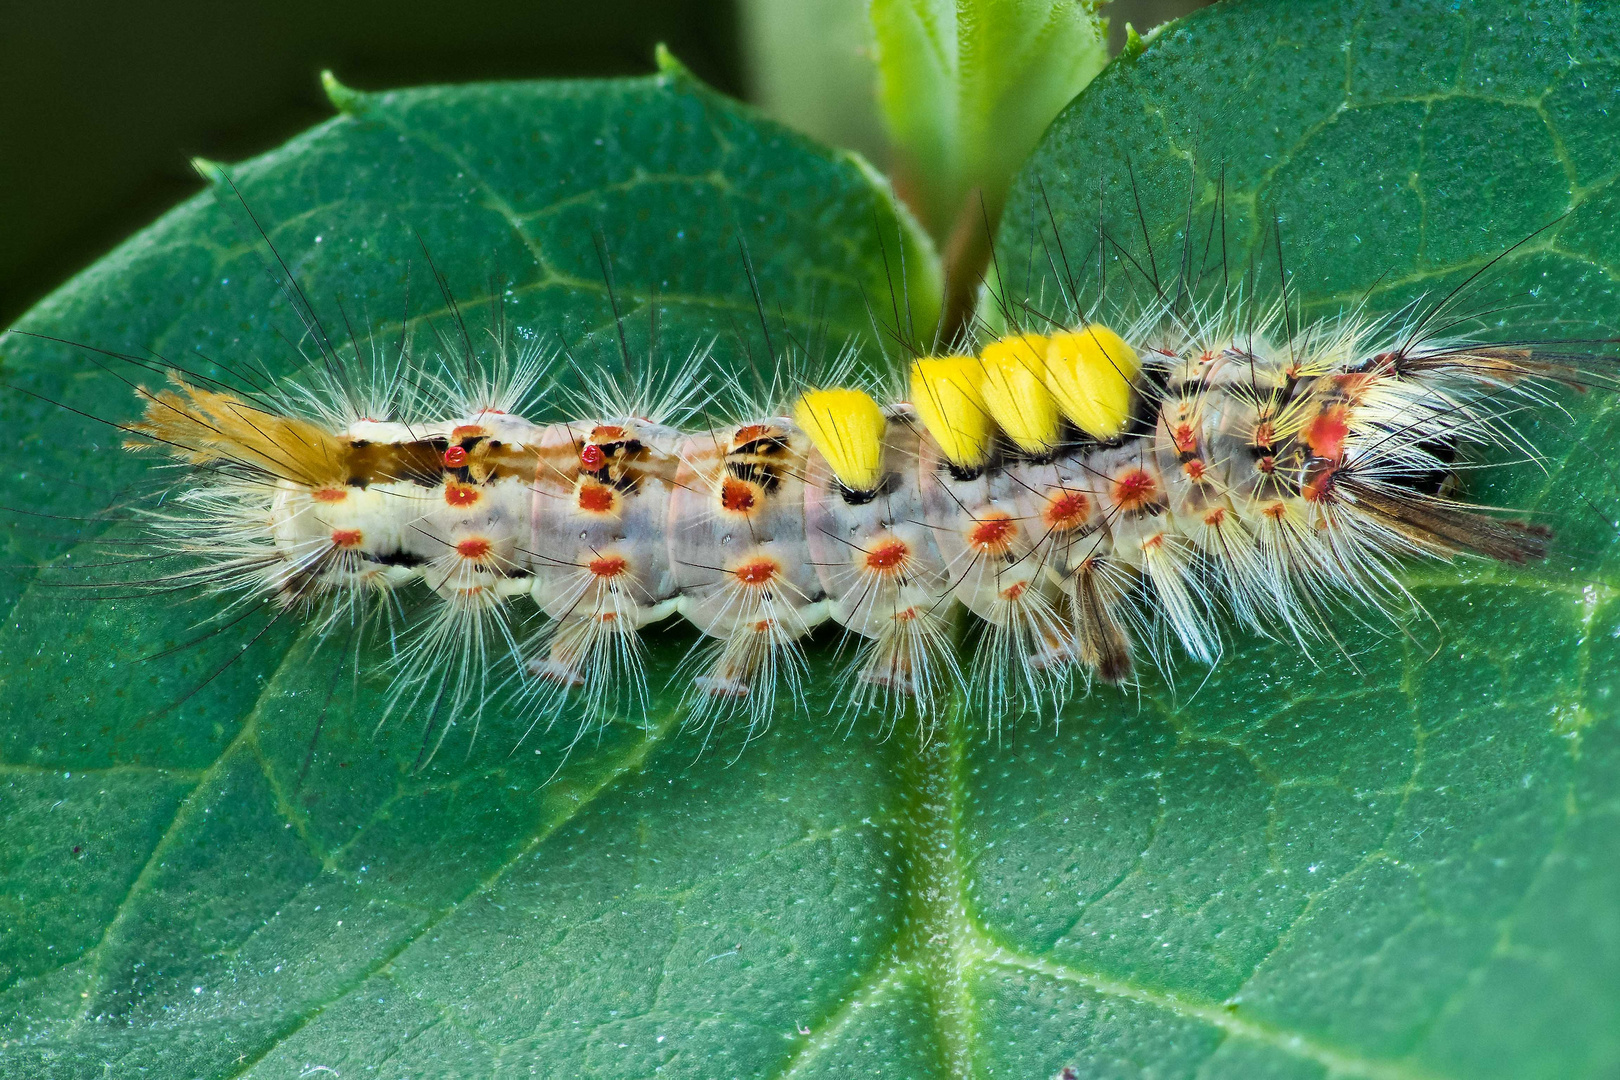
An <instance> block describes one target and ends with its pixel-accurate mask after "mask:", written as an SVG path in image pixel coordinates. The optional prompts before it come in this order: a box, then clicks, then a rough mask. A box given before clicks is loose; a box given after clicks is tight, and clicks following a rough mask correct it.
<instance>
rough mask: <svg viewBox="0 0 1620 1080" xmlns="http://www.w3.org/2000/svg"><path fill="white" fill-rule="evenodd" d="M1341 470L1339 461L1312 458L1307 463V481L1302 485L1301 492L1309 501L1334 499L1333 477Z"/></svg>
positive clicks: (1322, 501)
mask: <svg viewBox="0 0 1620 1080" xmlns="http://www.w3.org/2000/svg"><path fill="white" fill-rule="evenodd" d="M1338 471H1339V466H1338V463H1337V462H1334V461H1323V460H1319V459H1316V458H1312V459H1311V460H1310V461H1307V462H1306V463H1305V482H1304V483H1303V484H1301V485H1300V489H1299V494H1300V496H1301V497H1302V498H1304V499H1305V500H1306V501H1307V502H1313V503H1325V502H1332V501H1333V477H1334V475H1335V474H1336V473H1337V472H1338Z"/></svg>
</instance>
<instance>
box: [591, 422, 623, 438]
mask: <svg viewBox="0 0 1620 1080" xmlns="http://www.w3.org/2000/svg"><path fill="white" fill-rule="evenodd" d="M628 434H629V433H628V432H626V431H625V430H624V428H622V427H619V426H618V425H617V424H602V425H600V426H598V427H593V428H591V442H593V443H610V442H619V441H621V440H623V439H625V438H627V437H628Z"/></svg>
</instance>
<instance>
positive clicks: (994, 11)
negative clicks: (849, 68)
mask: <svg viewBox="0 0 1620 1080" xmlns="http://www.w3.org/2000/svg"><path fill="white" fill-rule="evenodd" d="M1096 8H1097V4H1095V3H1090V2H1085V0H872V3H871V16H872V29H873V37H874V41H875V44H876V49H877V64H878V72H879V90H878V101H879V103H880V104H881V106H882V109H883V115H884V117H885V119H886V120H887V122H888V127H889V134H890V138H891V139H892V141H893V143H894V147H895V160H894V175H895V183H896V186H897V187H898V188H899V190H900V192H901V194H902V195H903V196H904V197H905V199H906V201H907V202H909V203H910V204H911V205H912V206H913V207H914V208H916V210H917V213H918V216H919V217H920V218H921V219H922V221H923V224H924V225H925V226H926V227H927V229H928V230H929V232H930V233H932V234H933V236H934V238H935V241H936V242H937V243H938V244H939V245H940V246H941V248H942V250H945V251H947V269H948V271H949V272H950V274H951V275H952V278H953V283H954V287H953V292H955V293H957V294H961V295H965V293H966V292H970V291H971V290H972V289H973V288H974V287H975V286H976V285H977V284H978V277H979V274H980V272H981V271H982V269H983V266H984V255H985V253H986V252H987V251H988V245H987V244H986V242H985V236H984V222H985V221H986V220H988V221H989V222H990V223H991V224H992V226H993V225H994V223H995V222H996V220H997V219H998V218H999V216H1000V214H1001V204H1002V200H1003V199H1004V198H1005V197H1006V193H1007V185H1008V184H1009V183H1011V181H1012V177H1013V175H1014V174H1015V173H1016V172H1017V171H1018V168H1019V166H1021V165H1022V164H1023V162H1024V159H1025V158H1026V157H1028V155H1029V152H1030V150H1031V149H1032V148H1033V147H1034V146H1035V141H1036V140H1037V139H1038V138H1040V135H1041V132H1042V131H1044V130H1046V125H1047V124H1049V123H1051V122H1052V117H1054V116H1056V115H1057V112H1058V110H1059V109H1061V108H1063V106H1064V105H1066V104H1068V103H1069V101H1070V100H1071V99H1073V97H1074V96H1075V95H1076V94H1078V93H1079V92H1080V89H1081V88H1082V87H1084V86H1085V85H1086V83H1088V82H1090V81H1091V79H1092V78H1093V77H1094V76H1095V75H1096V74H1097V72H1098V71H1100V70H1102V66H1103V63H1104V62H1105V61H1106V60H1107V58H1108V49H1107V42H1106V37H1105V33H1104V31H1105V28H1106V24H1105V22H1104V21H1103V20H1102V19H1099V18H1098V17H1097V15H1096ZM947 306H948V307H949V306H950V305H949V303H948V304H947Z"/></svg>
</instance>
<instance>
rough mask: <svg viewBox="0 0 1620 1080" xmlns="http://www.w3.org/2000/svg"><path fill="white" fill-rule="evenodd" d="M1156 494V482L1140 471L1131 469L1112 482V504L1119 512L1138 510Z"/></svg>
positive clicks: (1150, 501)
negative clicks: (1117, 505)
mask: <svg viewBox="0 0 1620 1080" xmlns="http://www.w3.org/2000/svg"><path fill="white" fill-rule="evenodd" d="M1158 493H1159V485H1158V482H1157V481H1155V480H1154V479H1153V477H1151V476H1149V475H1148V474H1147V472H1145V471H1144V470H1142V469H1132V470H1131V471H1130V472H1128V473H1126V474H1125V475H1123V476H1121V477H1120V478H1119V479H1118V480H1115V481H1114V502H1116V503H1118V504H1119V508H1120V509H1121V510H1140V509H1142V508H1143V507H1144V506H1147V505H1148V504H1150V503H1152V502H1153V500H1154V497H1155V496H1157V495H1158Z"/></svg>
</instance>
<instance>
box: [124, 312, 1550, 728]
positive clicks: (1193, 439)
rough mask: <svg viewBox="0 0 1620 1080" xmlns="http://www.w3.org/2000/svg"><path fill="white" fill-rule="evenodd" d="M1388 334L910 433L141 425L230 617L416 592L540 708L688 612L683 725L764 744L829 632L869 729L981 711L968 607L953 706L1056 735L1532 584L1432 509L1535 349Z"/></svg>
mask: <svg viewBox="0 0 1620 1080" xmlns="http://www.w3.org/2000/svg"><path fill="white" fill-rule="evenodd" d="M1378 334H1379V329H1378V328H1376V327H1368V326H1366V325H1364V324H1358V323H1356V322H1355V321H1353V320H1346V321H1343V322H1337V323H1332V324H1328V325H1325V326H1322V327H1318V328H1316V329H1312V330H1308V331H1306V332H1304V333H1302V334H1299V335H1297V336H1295V337H1294V339H1293V340H1290V341H1286V342H1284V343H1283V344H1281V345H1272V344H1268V343H1267V342H1266V341H1265V340H1264V339H1263V337H1261V336H1258V335H1245V336H1243V337H1241V338H1240V337H1239V336H1237V335H1235V334H1232V333H1229V332H1228V333H1207V334H1195V333H1185V332H1182V333H1169V332H1166V331H1164V330H1163V329H1160V330H1158V331H1156V332H1155V333H1154V334H1151V335H1142V337H1143V338H1144V339H1145V340H1143V341H1141V342H1139V343H1138V344H1136V345H1132V344H1128V343H1127V342H1126V341H1125V340H1124V338H1122V337H1121V336H1120V335H1118V334H1116V333H1115V332H1114V331H1112V330H1109V329H1107V328H1106V327H1101V326H1095V325H1092V326H1082V327H1079V328H1078V329H1076V330H1073V331H1066V332H1063V333H1059V334H1052V335H1050V336H1042V335H1036V334H1025V335H1012V336H1009V337H1005V338H1003V339H1001V340H1000V341H997V342H992V343H989V344H988V345H987V346H986V347H985V348H984V350H983V355H982V357H976V356H969V355H959V356H951V357H942V358H925V359H923V360H920V361H918V362H917V363H916V364H914V365H913V367H912V371H911V379H910V384H909V388H910V397H911V400H910V401H909V402H899V403H894V404H888V405H884V404H880V403H878V402H876V401H874V400H873V399H872V398H871V397H870V396H869V395H867V394H866V393H865V392H864V391H862V390H860V389H859V388H855V387H848V386H834V387H831V388H815V389H810V390H807V391H806V392H805V393H804V394H803V396H802V397H800V398H799V399H798V401H797V402H796V403H795V404H794V407H793V408H792V410H790V411H791V413H792V415H791V416H787V415H766V416H760V417H756V418H743V419H741V420H739V421H738V422H735V423H730V424H726V425H724V426H720V427H715V428H712V429H709V430H703V431H696V432H683V431H681V430H678V429H677V428H676V427H672V426H667V425H665V424H661V423H656V422H654V421H652V420H648V419H645V418H638V417H634V416H618V417H611V416H610V417H603V418H598V419H586V420H581V421H576V422H571V423H562V424H550V425H537V424H533V423H530V422H529V421H527V420H524V419H522V418H521V417H517V416H512V415H507V414H505V413H501V412H497V411H494V410H488V409H480V410H474V411H472V412H470V413H469V414H468V415H464V416H462V417H460V418H458V419H452V420H445V421H442V422H430V423H410V424H405V423H395V422H388V421H376V420H361V421H357V422H354V423H351V424H349V425H348V426H347V428H346V429H344V430H341V431H331V430H323V429H320V428H319V427H318V425H316V424H315V423H313V422H311V421H306V420H293V419H285V418H279V419H276V420H275V421H274V424H278V425H280V427H276V428H273V430H271V428H272V425H271V424H270V423H269V422H268V421H266V420H265V418H264V416H263V414H262V413H260V412H259V411H258V410H256V409H254V408H252V407H249V406H247V405H246V404H244V403H243V402H241V401H239V400H236V399H234V398H230V397H229V396H226V395H221V394H217V393H210V392H208V391H202V390H198V389H196V388H194V387H190V386H187V385H184V384H181V385H180V386H179V388H178V389H177V390H173V391H169V392H165V393H163V394H159V395H153V396H149V398H148V405H147V416H146V420H145V423H144V424H143V425H142V426H141V428H140V430H141V431H143V432H144V433H146V434H147V435H149V436H151V437H152V438H153V439H155V440H159V441H161V442H163V443H165V444H167V445H168V446H169V447H170V448H171V452H174V453H175V454H176V456H178V457H180V458H182V460H185V461H187V462H189V463H191V464H193V465H195V466H198V467H199V475H205V476H206V475H208V474H207V471H206V470H207V469H210V468H211V469H215V470H217V471H216V473H215V475H216V476H222V477H224V478H223V479H218V480H216V481H215V482H214V483H213V486H212V487H211V488H209V489H208V490H209V491H210V494H209V495H208V499H209V500H212V501H211V502H209V503H208V505H218V503H219V501H220V500H221V499H236V500H237V501H239V502H240V503H242V504H243V510H242V513H241V514H239V515H238V517H239V518H240V520H242V521H247V522H251V521H260V522H262V523H263V524H262V526H261V528H262V530H263V531H262V533H255V534H254V535H251V536H247V537H245V538H242V539H241V542H240V543H239V544H238V545H237V548H236V549H234V550H233V552H231V553H230V554H231V555H232V556H233V559H234V561H232V562H231V563H230V565H231V567H232V571H231V572H232V575H233V576H231V577H230V578H229V586H230V587H232V588H241V587H243V582H244V581H245V582H246V584H247V587H256V588H261V589H266V590H270V591H273V592H275V593H276V594H277V595H279V596H280V597H281V598H282V599H283V600H284V601H286V602H287V603H288V604H290V605H297V604H308V603H314V602H317V601H319V600H321V599H322V598H323V597H325V596H328V595H330V594H334V593H338V594H342V595H345V596H347V597H350V598H351V599H352V598H353V597H355V596H357V595H368V594H386V593H388V592H389V591H391V590H393V589H396V588H398V587H400V586H403V585H406V584H409V583H411V582H412V581H415V580H420V581H422V582H423V583H425V584H426V585H427V587H428V588H430V589H431V590H432V591H433V592H434V593H435V594H436V596H437V598H438V599H439V600H440V601H441V602H442V604H441V609H440V610H441V611H442V612H443V615H442V618H441V619H440V620H439V621H438V622H437V623H436V624H435V625H434V627H432V628H430V630H429V631H428V632H427V633H426V636H427V638H428V639H430V640H431V641H432V642H433V649H432V650H429V653H430V655H429V656H427V657H426V659H427V660H428V661H433V660H434V658H435V657H438V656H442V655H443V654H449V653H454V652H455V649H456V648H457V643H456V639H457V637H458V636H466V635H475V636H477V637H478V639H479V642H480V643H482V642H483V640H484V638H485V637H489V638H490V639H491V640H496V639H497V635H494V634H491V633H490V632H489V631H488V629H487V627H488V626H490V625H493V626H495V627H496V628H497V629H498V630H499V635H498V638H499V639H500V640H502V641H504V645H502V646H501V647H500V648H498V649H497V650H496V651H497V652H506V653H512V654H515V659H516V661H517V664H516V667H517V670H518V672H519V677H520V679H522V680H524V681H526V682H528V683H529V684H530V685H532V686H539V687H551V688H553V689H554V690H555V693H554V694H551V695H550V697H551V698H552V699H553V700H557V699H560V697H561V696H562V695H563V694H565V693H566V692H567V691H569V690H571V689H573V688H576V687H583V688H584V690H585V693H586V694H587V696H588V698H589V700H591V701H593V702H596V703H600V702H602V701H604V700H606V699H607V698H608V697H611V696H612V690H613V688H612V687H611V686H610V685H608V684H611V683H612V682H613V681H614V680H620V679H639V678H640V677H641V668H640V664H639V655H640V654H639V649H638V645H637V642H638V635H639V634H641V633H643V632H644V631H645V629H646V628H647V627H648V626H650V625H651V624H654V623H658V622H659V621H661V620H665V619H668V618H669V617H671V616H674V615H679V616H680V617H682V618H684V619H685V620H686V621H688V622H690V623H692V624H693V625H694V626H695V627H697V629H698V630H700V631H701V632H702V633H703V634H704V635H706V636H707V637H709V638H711V639H714V641H715V642H716V643H717V644H716V645H715V647H714V648H713V649H712V650H710V651H709V653H707V654H705V655H703V656H702V657H701V660H700V664H699V670H698V671H697V672H696V673H695V677H694V679H693V680H692V681H691V683H690V686H691V691H690V694H689V696H690V697H691V698H692V700H693V701H694V702H695V703H696V704H697V706H698V707H699V709H700V710H710V711H713V710H723V709H730V708H743V709H745V710H746V711H747V712H748V713H749V714H750V715H752V716H753V718H754V719H755V720H756V721H759V720H762V719H764V718H765V717H766V716H768V709H769V707H770V701H771V696H772V694H773V693H774V692H775V690H776V688H777V687H778V685H779V684H784V683H785V684H786V685H787V686H788V687H789V688H790V689H794V690H797V688H798V683H797V674H796V673H797V670H798V665H799V663H800V658H799V655H798V652H797V649H798V643H799V642H800V641H801V639H803V638H804V637H805V636H806V635H807V634H809V633H810V632H811V631H812V630H813V629H814V628H815V627H817V626H818V625H819V624H821V623H823V622H826V621H829V620H830V621H832V622H834V623H836V624H838V625H839V626H840V627H842V628H843V629H844V630H845V631H846V632H847V633H849V634H850V635H852V636H853V637H854V638H855V639H857V640H859V641H863V642H865V646H864V647H863V648H862V649H861V650H859V654H858V656H857V658H856V660H855V662H854V664H853V666H852V668H851V682H850V689H849V697H850V699H851V700H852V701H854V702H857V703H861V702H872V701H881V700H884V699H908V698H909V699H915V700H916V702H917V704H918V706H919V708H920V710H921V711H923V712H924V713H925V714H926V713H927V712H928V710H930V709H933V708H935V707H937V706H938V705H939V703H940V702H941V701H943V700H944V699H945V698H946V697H947V695H948V694H949V693H950V692H951V690H952V688H953V686H955V685H958V684H959V683H960V682H961V681H962V680H963V665H961V664H959V663H958V662H957V661H956V659H955V656H954V651H955V648H956V646H955V644H954V642H953V639H952V635H951V633H950V631H949V627H950V620H949V612H950V610H951V608H952V607H953V606H954V605H960V606H961V607H963V608H966V609H967V610H968V611H970V612H971V613H972V614H973V615H974V616H975V617H976V618H977V620H978V621H980V622H981V623H983V624H984V630H983V632H982V634H980V636H979V638H978V644H977V647H976V652H975V658H974V662H973V665H972V667H971V676H970V677H969V678H968V679H967V682H968V684H969V685H970V686H971V687H973V688H974V689H975V691H976V692H977V693H978V694H979V695H980V696H983V697H984V698H985V699H986V701H987V703H988V704H990V705H991V706H992V707H994V706H996V705H998V704H1001V705H1003V706H1004V705H1006V704H1007V703H1008V702H1010V701H1012V700H1018V701H1022V702H1023V703H1025V704H1027V705H1033V706H1034V707H1036V708H1041V707H1043V706H1044V705H1046V704H1053V703H1056V702H1058V701H1060V700H1061V698H1062V696H1063V694H1064V693H1065V692H1066V690H1067V688H1068V687H1069V686H1070V685H1071V684H1072V682H1073V679H1072V676H1073V675H1075V674H1078V675H1080V676H1081V677H1082V678H1083V679H1084V680H1087V681H1089V680H1090V679H1091V678H1093V677H1095V678H1099V679H1101V680H1102V681H1104V682H1110V683H1114V682H1120V681H1123V680H1125V679H1128V678H1129V677H1130V676H1131V674H1132V671H1133V667H1134V664H1135V654H1136V653H1137V652H1138V651H1139V650H1140V649H1141V648H1146V649H1148V650H1149V651H1150V652H1152V653H1154V655H1155V658H1156V659H1160V660H1161V661H1162V659H1163V657H1162V655H1161V654H1160V650H1161V648H1163V647H1164V646H1165V645H1166V644H1168V643H1171V642H1174V643H1176V644H1178V645H1179V646H1180V648H1181V649H1182V650H1184V651H1185V652H1186V653H1187V654H1189V655H1191V656H1192V657H1194V658H1196V659H1198V660H1200V661H1203V662H1213V661H1214V660H1215V658H1216V657H1217V656H1218V654H1219V651H1220V638H1221V634H1220V632H1219V627H1220V626H1221V623H1222V621H1223V620H1230V619H1231V618H1233V617H1235V618H1236V619H1237V620H1238V621H1240V622H1241V623H1243V624H1244V625H1246V626H1247V627H1248V628H1250V629H1251V630H1255V631H1258V632H1261V633H1264V634H1268V635H1274V636H1290V637H1294V638H1298V639H1301V640H1303V639H1307V638H1313V637H1316V636H1319V635H1320V634H1322V633H1323V631H1324V627H1323V626H1322V618H1323V612H1324V611H1325V610H1326V608H1325V607H1324V605H1325V604H1326V603H1327V601H1328V600H1330V599H1331V596H1330V595H1329V594H1330V593H1335V592H1336V593H1340V594H1351V595H1354V596H1356V597H1359V598H1361V599H1364V600H1371V601H1372V602H1373V603H1375V604H1378V603H1380V602H1381V601H1382V600H1383V599H1385V598H1387V597H1389V596H1392V595H1397V594H1398V592H1399V587H1398V585H1396V584H1395V582H1394V579H1393V577H1392V576H1391V574H1392V568H1393V566H1394V564H1395V562H1396V560H1397V559H1399V558H1400V557H1402V556H1406V555H1413V554H1423V555H1433V556H1440V557H1448V556H1450V555H1453V554H1456V553H1459V552H1472V553H1476V554H1482V555H1485V556H1488V557H1492V558H1498V559H1504V560H1514V561H1522V560H1523V559H1526V558H1532V557H1537V556H1539V555H1540V554H1541V553H1542V541H1541V536H1540V534H1539V533H1538V532H1537V531H1536V530H1534V529H1532V528H1529V527H1526V526H1522V525H1519V524H1516V523H1512V522H1503V521H1500V520H1497V519H1494V518H1491V517H1487V516H1485V515H1482V514H1479V513H1476V512H1473V511H1470V510H1467V509H1465V508H1463V507H1461V506H1460V504H1458V503H1456V502H1454V501H1452V500H1451V499H1450V498H1449V497H1448V496H1447V495H1446V494H1445V493H1444V492H1443V490H1442V489H1443V486H1444V484H1445V483H1446V481H1447V478H1448V477H1449V476H1450V475H1451V466H1450V461H1451V459H1452V456H1453V455H1454V454H1455V453H1456V451H1457V450H1458V449H1459V447H1460V446H1461V445H1462V444H1464V443H1467V442H1470V441H1482V440H1488V439H1489V438H1490V437H1491V435H1490V433H1491V432H1493V431H1494V430H1495V428H1494V426H1493V424H1492V423H1491V420H1492V417H1493V416H1495V415H1496V414H1495V413H1494V412H1493V411H1492V407H1491V404H1490V403H1491V401H1492V400H1493V397H1492V395H1494V394H1497V393H1499V392H1500V391H1501V390H1502V389H1503V388H1507V387H1511V386H1513V385H1514V384H1516V383H1518V382H1520V381H1522V380H1524V379H1527V378H1544V377H1547V376H1548V375H1549V372H1550V369H1547V368H1545V367H1543V366H1541V365H1538V364H1535V363H1533V362H1532V361H1531V359H1530V357H1529V354H1528V353H1527V352H1526V351H1525V350H1515V349H1508V348H1498V347H1491V346H1483V345H1479V346H1472V345H1466V344H1462V345H1428V346H1424V347H1423V348H1405V349H1402V348H1396V347H1393V346H1392V345H1391V344H1390V343H1389V342H1387V341H1386V342H1380V341H1378V340H1376V338H1377V337H1378ZM1386 336H1387V335H1386ZM267 431H269V433H268V434H266V432H267ZM249 432H252V433H257V434H249ZM1482 433H1484V434H1482ZM233 440H234V441H233ZM261 515H262V516H261ZM202 531H203V530H200V529H194V530H193V532H192V534H191V535H197V534H199V533H200V532H202ZM198 554H200V555H202V556H203V557H204V558H205V559H206V558H209V557H214V558H216V559H217V558H222V556H221V555H220V554H218V553H210V552H209V551H207V550H199V551H198ZM244 560H245V562H244ZM243 565H248V566H250V568H251V572H250V573H248V574H246V575H245V576H244V574H243V572H242V566H243ZM219 577H220V579H221V580H222V581H224V580H225V579H226V574H225V573H224V571H223V570H222V571H221V573H220V575H219ZM222 587H223V586H222ZM519 598H528V599H529V600H532V602H533V603H534V604H535V605H537V606H538V608H539V609H540V611H541V612H542V613H543V614H544V615H545V617H546V619H547V620H548V623H549V625H548V628H547V629H546V630H545V631H544V632H542V633H541V634H540V635H539V636H538V637H537V638H535V639H533V640H530V641H527V642H523V643H519V642H518V641H517V640H516V639H515V637H514V636H513V634H512V632H511V630H510V622H511V621H510V620H509V619H508V617H507V616H506V615H505V614H504V612H505V610H506V609H507V607H508V605H510V604H512V603H513V602H515V601H517V600H518V599H519ZM406 648H408V646H406ZM478 657H479V659H476V660H475V661H468V660H467V659H466V655H465V654H463V655H462V657H461V660H460V661H459V662H460V663H461V664H462V665H463V667H465V666H466V665H467V664H468V663H493V662H495V660H498V657H496V658H495V660H491V659H489V658H486V657H484V655H483V646H482V644H480V646H479V651H478ZM401 663H402V665H409V664H410V663H411V660H410V658H409V657H404V658H402V660H401ZM410 677H412V678H415V677H417V676H416V675H415V674H414V673H413V674H412V675H411V676H410ZM457 677H463V676H461V675H458V676H457ZM456 700H457V701H458V702H459V703H460V704H461V705H462V706H463V707H465V706H467V704H468V702H470V700H471V699H470V697H469V696H468V695H467V694H462V695H460V697H458V698H457V699H456ZM728 703H729V704H728ZM891 704H892V701H891Z"/></svg>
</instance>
